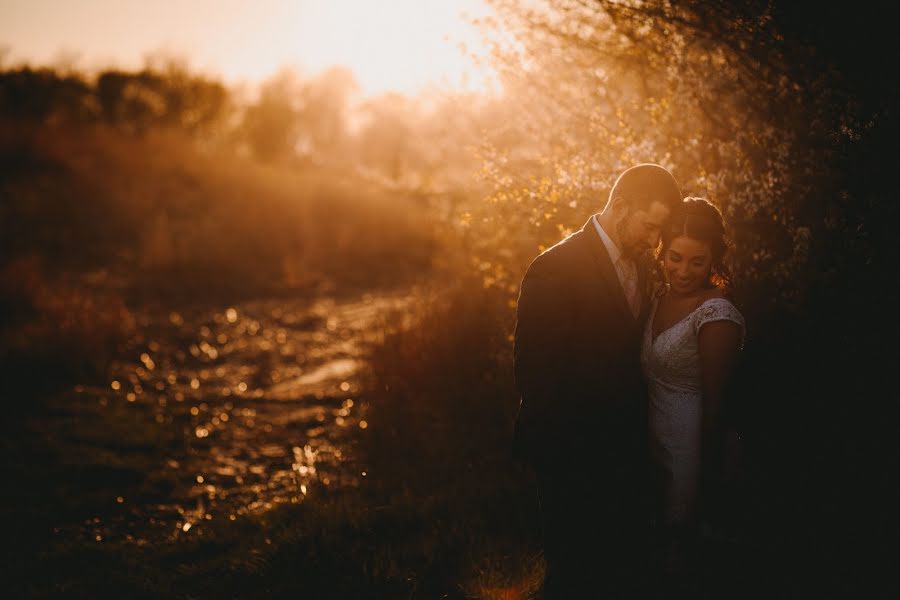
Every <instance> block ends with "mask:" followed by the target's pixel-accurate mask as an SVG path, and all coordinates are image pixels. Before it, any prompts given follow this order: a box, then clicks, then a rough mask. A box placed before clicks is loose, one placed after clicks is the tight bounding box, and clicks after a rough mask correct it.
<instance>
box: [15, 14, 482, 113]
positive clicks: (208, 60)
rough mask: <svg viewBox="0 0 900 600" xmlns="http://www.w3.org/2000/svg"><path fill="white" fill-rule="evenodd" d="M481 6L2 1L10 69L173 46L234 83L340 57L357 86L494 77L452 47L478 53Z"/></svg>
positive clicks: (458, 84) (472, 83)
mask: <svg viewBox="0 0 900 600" xmlns="http://www.w3.org/2000/svg"><path fill="white" fill-rule="evenodd" d="M487 11H488V9H487V7H486V6H485V5H484V2H483V0H293V1H292V0H254V1H252V2H251V1H249V0H247V1H239V0H0V48H3V49H5V50H6V52H5V56H4V57H3V64H5V65H7V66H9V65H11V64H17V63H19V62H21V61H27V62H30V63H32V64H48V63H55V62H60V59H63V60H65V59H67V58H68V59H71V58H74V59H75V64H76V66H78V67H81V68H86V69H94V68H100V67H106V66H110V65H114V66H119V67H124V68H133V67H139V66H142V65H143V64H144V59H145V57H146V56H147V55H148V54H170V55H174V56H178V57H183V58H187V59H188V64H189V65H190V66H191V67H192V68H194V69H197V70H202V71H208V72H211V73H214V74H216V75H219V76H221V77H224V78H225V79H227V80H229V81H232V82H238V81H246V82H249V83H254V82H258V81H260V80H262V79H264V78H266V77H267V76H269V75H272V74H273V73H275V72H276V71H277V70H278V69H279V68H281V67H285V66H289V67H294V68H296V69H297V70H298V71H300V73H307V74H311V73H317V72H319V71H322V70H323V69H325V68H327V67H329V66H331V65H335V64H343V65H346V66H348V67H350V68H351V69H352V70H353V71H354V73H355V74H356V77H357V79H358V80H359V82H360V86H361V88H362V90H361V91H362V93H363V94H364V95H371V94H377V93H380V92H384V91H388V90H397V91H401V92H405V93H415V92H418V91H421V90H422V89H424V88H427V87H430V86H435V85H437V86H444V87H449V88H463V89H471V90H481V89H484V87H485V85H489V83H486V82H487V81H489V80H490V75H489V73H488V72H487V71H484V70H480V69H477V68H476V67H474V66H473V64H472V62H471V60H470V59H469V58H468V57H466V56H464V55H463V53H462V52H461V51H460V49H459V45H460V44H461V43H462V44H465V45H466V47H467V48H468V50H469V52H475V53H478V54H482V53H483V52H484V50H483V46H482V45H481V44H480V43H479V42H480V37H479V34H478V31H477V30H476V29H475V27H474V26H472V25H471V24H470V23H469V22H468V21H469V19H468V18H467V16H468V17H479V16H484V15H485V14H487ZM0 56H2V53H0Z"/></svg>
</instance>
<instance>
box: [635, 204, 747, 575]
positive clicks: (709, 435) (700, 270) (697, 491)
mask: <svg viewBox="0 0 900 600" xmlns="http://www.w3.org/2000/svg"><path fill="white" fill-rule="evenodd" d="M662 242H663V243H662V250H661V254H660V258H661V259H662V265H663V270H664V273H665V278H666V281H667V286H666V287H667V291H666V293H665V294H664V295H663V296H661V297H659V298H658V299H656V300H654V301H653V304H652V306H651V307H650V313H649V317H648V319H647V325H646V328H645V331H644V338H643V344H642V350H641V364H642V367H643V370H644V374H645V376H646V378H647V386H648V392H649V400H650V404H649V421H650V423H649V424H650V436H651V442H652V452H653V459H654V463H655V465H656V467H657V472H658V474H659V475H660V479H659V481H660V488H661V489H660V492H661V494H660V498H661V507H660V509H661V510H660V512H661V515H660V517H661V518H660V522H661V524H662V529H663V533H664V536H663V537H664V540H665V543H664V548H663V558H664V568H665V571H666V572H668V573H669V574H671V575H684V574H686V572H687V571H690V570H692V569H691V560H690V559H691V552H690V548H691V547H692V541H693V540H695V539H696V538H697V535H698V533H699V532H700V530H701V525H702V524H703V523H704V522H705V521H706V519H707V518H708V516H709V515H710V513H711V512H712V509H713V506H712V504H713V499H714V497H715V491H716V488H717V484H718V483H719V477H720V475H721V469H722V457H723V453H724V443H725V432H724V427H723V424H722V419H721V408H722V402H723V390H724V389H725V385H726V382H727V380H728V377H729V374H730V372H731V369H732V366H733V364H734V362H735V359H736V357H737V354H738V352H739V351H740V349H741V347H742V345H743V338H744V318H743V316H742V315H741V313H740V312H738V310H737V308H735V306H734V305H733V304H732V303H731V302H730V301H729V300H728V299H727V297H726V295H725V290H726V287H727V285H728V283H729V277H728V271H727V269H726V267H725V265H724V263H723V258H724V256H725V252H726V249H727V243H726V239H725V226H724V223H723V220H722V215H721V213H720V212H719V210H718V209H717V208H716V207H715V206H713V205H712V204H711V203H710V202H709V201H707V200H705V199H702V198H687V199H685V201H684V205H683V209H682V210H681V211H680V213H679V214H677V215H675V216H674V218H673V219H672V225H671V227H669V228H667V230H666V231H664V232H663V236H662Z"/></svg>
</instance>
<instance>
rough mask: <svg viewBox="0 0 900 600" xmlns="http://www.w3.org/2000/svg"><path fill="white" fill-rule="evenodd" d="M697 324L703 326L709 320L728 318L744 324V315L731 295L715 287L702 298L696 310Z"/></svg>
mask: <svg viewBox="0 0 900 600" xmlns="http://www.w3.org/2000/svg"><path fill="white" fill-rule="evenodd" d="M694 314H695V318H696V321H697V325H698V327H699V326H702V325H703V324H704V323H706V322H709V321H718V320H728V321H734V322H737V323H739V324H740V325H742V326H743V324H744V316H743V315H742V314H741V311H739V310H738V308H737V307H736V306H735V305H734V302H732V300H731V298H730V297H729V295H728V294H727V293H726V292H725V291H723V290H722V289H720V288H713V289H711V290H709V291H707V292H706V293H704V295H703V297H702V298H701V299H700V302H699V304H698V305H697V308H696V310H695V313H694Z"/></svg>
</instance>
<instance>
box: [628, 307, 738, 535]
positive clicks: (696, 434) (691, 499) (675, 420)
mask: <svg viewBox="0 0 900 600" xmlns="http://www.w3.org/2000/svg"><path fill="white" fill-rule="evenodd" d="M657 305H658V301H657V300H654V302H653V305H652V306H651V309H650V317H649V319H648V320H647V325H646V328H645V329H644V340H643V344H642V346H641V366H642V367H643V369H644V375H645V377H646V379H647V391H648V393H649V400H650V404H649V407H648V408H649V427H650V436H651V440H652V452H653V457H654V460H655V461H656V463H657V465H658V466H659V468H660V475H661V477H662V480H663V482H664V483H663V487H664V489H665V490H666V491H665V518H666V521H667V522H669V523H686V522H690V520H691V519H692V518H693V515H694V514H695V508H696V505H697V494H698V482H699V472H700V442H701V439H700V438H701V431H702V426H701V424H702V418H703V413H702V410H703V394H702V387H701V385H702V379H701V372H700V352H699V344H698V338H699V334H700V329H701V328H702V327H703V326H704V325H705V324H707V323H711V322H713V321H732V322H734V323H737V324H738V325H740V327H741V340H742V343H743V337H744V317H743V316H741V313H740V312H738V310H737V308H735V307H734V305H733V304H731V302H729V301H728V300H725V299H724V298H711V299H709V300H707V301H706V302H704V303H703V304H701V305H700V306H698V307H697V308H696V309H695V310H694V311H693V312H691V313H690V314H689V315H687V316H685V317H684V318H683V319H681V320H680V321H678V322H677V323H675V324H674V325H672V326H671V327H669V328H668V329H666V330H664V331H662V332H661V333H660V334H659V335H658V336H657V337H656V339H653V319H654V317H655V316H656V308H657Z"/></svg>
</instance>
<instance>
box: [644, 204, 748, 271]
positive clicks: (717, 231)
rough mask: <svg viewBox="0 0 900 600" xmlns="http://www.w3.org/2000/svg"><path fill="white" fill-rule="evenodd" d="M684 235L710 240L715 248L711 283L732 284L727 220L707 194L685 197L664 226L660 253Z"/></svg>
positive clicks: (705, 240)
mask: <svg viewBox="0 0 900 600" xmlns="http://www.w3.org/2000/svg"><path fill="white" fill-rule="evenodd" d="M682 235H683V236H686V237H689V238H691V239H694V240H697V241H699V242H705V243H707V244H709V248H710V250H711V251H712V268H711V269H710V278H709V279H710V281H709V285H710V287H714V286H718V287H725V288H727V287H730V286H731V271H730V270H729V269H728V266H727V265H726V264H725V255H726V254H727V253H728V249H729V247H730V245H731V244H730V241H729V240H728V237H727V236H726V234H725V221H724V219H722V213H721V212H720V211H719V209H718V208H716V207H715V205H713V204H712V203H711V202H710V201H709V200H707V199H705V198H695V197H688V198H685V199H684V203H683V204H682V205H681V207H680V208H679V209H678V211H677V212H676V213H675V214H674V215H673V216H672V219H671V221H670V222H669V225H668V226H667V227H666V228H665V229H663V232H662V250H661V251H660V257H662V256H664V255H665V252H666V250H668V249H669V244H671V243H672V240H674V239H675V238H677V237H679V236H682Z"/></svg>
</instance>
